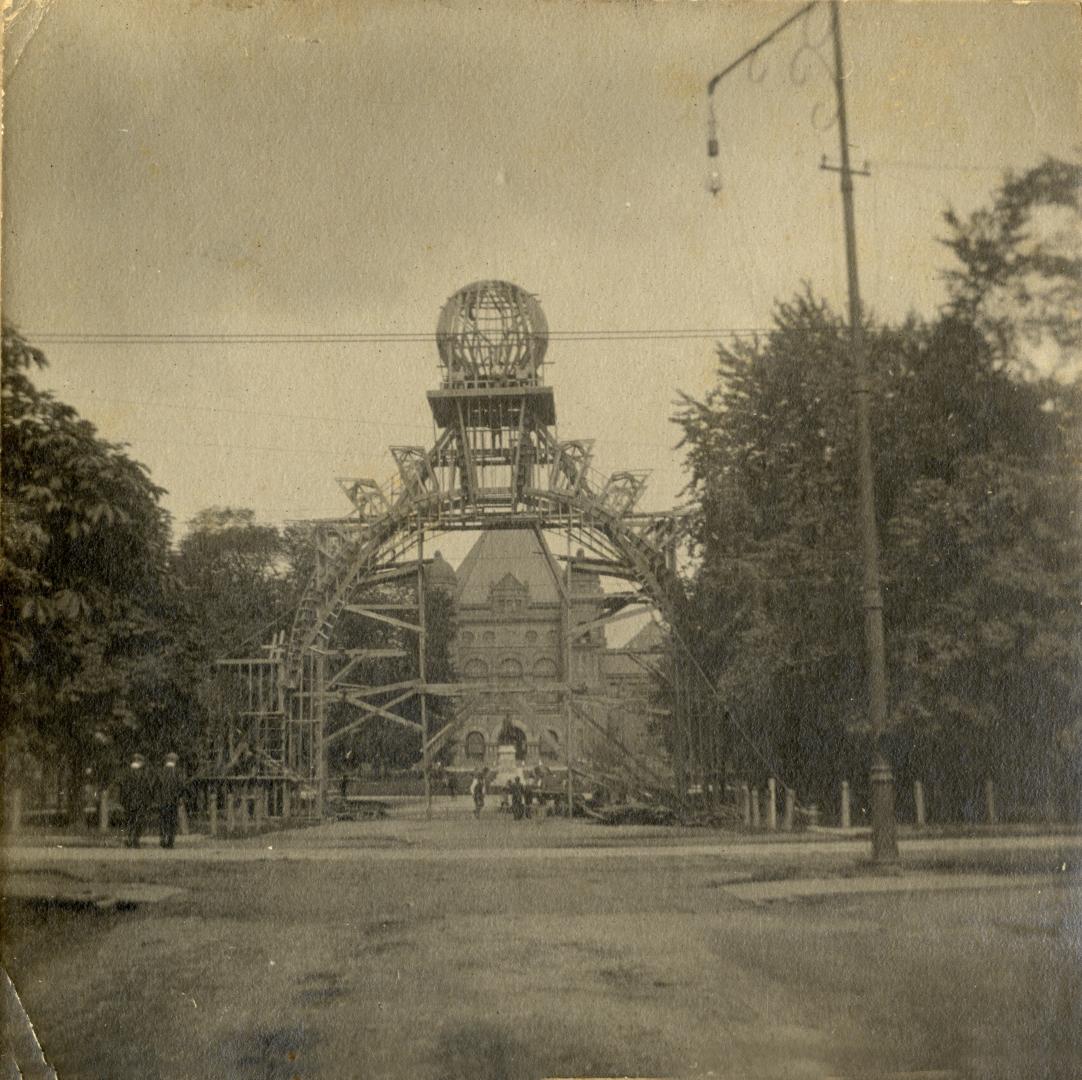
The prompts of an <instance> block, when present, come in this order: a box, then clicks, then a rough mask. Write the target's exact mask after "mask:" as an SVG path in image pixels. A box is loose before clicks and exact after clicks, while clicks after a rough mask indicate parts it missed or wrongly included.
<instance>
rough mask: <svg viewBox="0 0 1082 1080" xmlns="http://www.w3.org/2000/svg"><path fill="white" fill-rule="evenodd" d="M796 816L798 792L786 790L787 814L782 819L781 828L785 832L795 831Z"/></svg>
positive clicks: (789, 788) (790, 789) (788, 788)
mask: <svg viewBox="0 0 1082 1080" xmlns="http://www.w3.org/2000/svg"><path fill="white" fill-rule="evenodd" d="M795 816H796V792H795V791H794V790H793V789H792V788H791V787H787V788H786V789H785V814H784V816H783V817H782V819H781V827H782V829H783V830H784V831H785V832H792V831H793V818H794V817H795Z"/></svg>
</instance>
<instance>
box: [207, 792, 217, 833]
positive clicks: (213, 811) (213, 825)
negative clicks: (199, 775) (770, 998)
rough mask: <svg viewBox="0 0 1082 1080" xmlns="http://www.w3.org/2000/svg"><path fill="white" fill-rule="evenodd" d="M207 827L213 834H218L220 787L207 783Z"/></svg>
mask: <svg viewBox="0 0 1082 1080" xmlns="http://www.w3.org/2000/svg"><path fill="white" fill-rule="evenodd" d="M207 827H208V829H209V831H210V835H211V836H217V835H218V789H217V787H215V786H213V785H210V784H208V785H207Z"/></svg>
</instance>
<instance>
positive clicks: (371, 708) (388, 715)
mask: <svg viewBox="0 0 1082 1080" xmlns="http://www.w3.org/2000/svg"><path fill="white" fill-rule="evenodd" d="M414 693H415V691H413V690H410V691H408V692H407V693H405V694H399V696H398V697H396V698H393V699H392V700H391V701H388V702H387V708H383V707H382V706H380V705H370V704H369V703H368V702H367V701H349V704H350V705H355V706H356V707H357V708H358V709H364V710H365V712H366V713H367V714H368V715H366V716H363V717H361V719H360V720H354V721H352V722H351V723H349V724H346V725H345V727H340V728H339V729H338V730H337V731H335V732H333V733H332V734H330V735H327V736H326V737H325V738H324V740H323V742H324V745H325V746H329V745H330V744H331V743H333V742H335V741H336V740H337V739H340V738H341V737H342V736H343V735H348V734H349V733H350V732H351V731H355V730H356V729H357V728H359V727H360V726H361V725H362V724H366V723H367V722H368V721H369V720H371V719H372V717H374V716H382V717H383V718H384V719H385V720H391V721H393V722H394V723H396V724H400V725H401V726H402V727H406V728H410V729H411V730H412V731H420V730H421V725H420V724H418V723H417V721H416V720H407V719H406V718H405V717H404V716H399V715H398V714H397V713H393V712H390V711H389V710H390V707H391V706H392V705H400V704H401V703H402V702H403V701H405V700H406V698H408V697H410V696H411V695H412V694H414Z"/></svg>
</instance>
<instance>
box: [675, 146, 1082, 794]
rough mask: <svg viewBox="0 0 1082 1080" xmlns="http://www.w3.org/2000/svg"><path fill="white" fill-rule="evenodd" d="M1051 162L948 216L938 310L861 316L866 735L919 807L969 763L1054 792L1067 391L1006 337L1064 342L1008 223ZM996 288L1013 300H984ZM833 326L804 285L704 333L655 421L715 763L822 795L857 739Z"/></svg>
mask: <svg viewBox="0 0 1082 1080" xmlns="http://www.w3.org/2000/svg"><path fill="white" fill-rule="evenodd" d="M1067 168H1068V167H1066V166H1062V167H1061V165H1060V164H1057V163H1051V164H1050V163H1046V164H1045V165H1043V166H1041V167H1039V168H1038V169H1036V170H1033V172H1032V173H1030V174H1027V177H1023V178H1011V179H1008V181H1007V182H1006V183H1005V185H1004V188H1003V190H1002V191H1001V192H1000V193H998V194H997V196H996V199H995V201H994V205H993V208H992V210H990V211H979V212H978V213H977V214H975V215H974V216H973V218H972V219H970V220H969V221H966V222H962V221H960V220H959V219H958V218H957V217H955V216H954V215H948V216H947V221H948V225H949V226H951V228H952V235H951V237H950V238H949V239H948V240H947V241H946V242H947V244H948V246H949V247H950V248H951V249H952V250H953V251H955V252H956V253H958V254H959V257H960V258H961V259H962V269H961V270H956V271H952V272H951V275H950V278H949V286H950V290H951V301H950V303H949V304H948V306H947V307H946V309H945V310H944V312H943V313H942V315H941V316H940V317H939V318H937V319H936V320H935V321H933V322H924V321H921V320H919V319H916V318H910V319H909V320H907V321H906V322H905V323H904V324H903V325H900V326H881V325H877V324H874V323H872V322H869V324H868V325H867V328H866V329H867V340H868V351H869V361H870V367H871V370H872V373H873V390H874V395H873V400H874V402H875V415H874V425H873V429H874V433H875V436H874V438H875V445H874V455H875V466H876V505H877V512H878V519H879V525H880V534H881V541H882V571H883V579H884V601H885V618H886V627H887V649H888V666H889V671H890V679H891V714H890V721H891V731H890V743H891V749H892V755H893V758H894V764H895V768H896V771H897V772H898V773H899V779H900V780H901V781H902V782H903V786H902V790H903V791H904V789H905V783H904V782H905V781H908V780H910V779H914V778H920V779H923V780H924V781H925V783H926V784H927V785H929V786H930V788H931V792H932V797H933V799H935V800H936V801H937V809H939V810H940V811H941V812H943V813H951V814H957V813H965V812H967V810H969V809H971V808H972V804H973V803H974V801H975V799H976V796H977V793H978V791H979V785H980V781H981V780H982V779H983V778H984V777H987V776H990V777H993V778H994V779H996V780H997V781H998V782H999V784H1000V786H1001V789H1004V790H1005V792H1006V794H1007V798H1008V800H1009V803H1010V804H1011V805H1012V806H1013V807H1014V808H1015V809H1016V810H1017V812H1019V813H1021V812H1023V811H1025V812H1034V813H1037V812H1044V811H1046V810H1047V809H1049V808H1051V807H1057V808H1058V810H1059V812H1061V813H1063V812H1068V811H1070V812H1074V811H1075V810H1077V799H1078V794H1077V793H1078V791H1079V780H1080V774H1079V757H1080V755H1079V750H1080V738H1082V729H1080V720H1079V716H1080V701H1079V694H1080V688H1082V682H1080V678H1079V676H1080V675H1082V634H1080V631H1082V619H1080V614H1082V613H1080V609H1079V596H1080V595H1082V591H1080V587H1082V547H1080V541H1079V533H1078V519H1077V513H1078V508H1079V505H1080V503H1079V497H1080V495H1082V490H1080V485H1079V476H1078V472H1077V467H1076V463H1077V460H1078V459H1077V449H1078V444H1077V430H1078V428H1077V424H1078V419H1079V403H1080V400H1082V393H1080V387H1079V384H1078V383H1077V382H1075V383H1073V384H1072V383H1068V382H1065V381H1064V380H1063V378H1062V375H1063V372H1064V370H1065V368H1064V366H1063V363H1062V358H1060V359H1059V360H1057V371H1058V373H1059V375H1060V376H1061V377H1060V378H1059V379H1052V378H1050V377H1047V376H1043V377H1042V376H1041V375H1040V374H1039V373H1038V371H1037V370H1036V369H1035V367H1034V364H1033V361H1032V354H1031V353H1028V352H1027V345H1028V344H1029V343H1030V342H1031V341H1032V340H1033V337H1032V335H1030V334H1022V333H1021V332H1019V333H1013V332H1012V328H1017V327H1028V326H1030V325H1031V320H1032V321H1033V323H1036V322H1040V323H1041V324H1042V325H1044V326H1047V327H1051V328H1056V327H1060V328H1061V329H1062V332H1060V329H1057V330H1056V331H1055V335H1056V340H1057V342H1059V343H1060V344H1061V345H1062V346H1063V348H1064V349H1069V347H1070V336H1069V334H1068V333H1067V330H1066V325H1065V324H1066V322H1067V321H1068V320H1066V319H1064V320H1060V319H1058V318H1057V317H1056V314H1055V312H1056V311H1059V310H1060V309H1058V308H1055V310H1054V311H1053V310H1052V309H1053V308H1054V307H1055V302H1056V299H1057V297H1060V298H1062V297H1063V296H1067V295H1068V293H1060V292H1057V291H1056V290H1055V289H1053V288H1052V287H1051V286H1049V288H1048V289H1045V290H1040V289H1038V287H1037V285H1036V284H1035V280H1036V279H1040V280H1042V281H1044V282H1045V283H1046V284H1047V283H1049V282H1051V281H1052V280H1053V276H1054V275H1052V274H1051V272H1050V271H1051V270H1053V269H1056V268H1061V264H1059V263H1055V264H1051V263H1048V262H1047V261H1046V260H1045V261H1042V260H1043V256H1041V257H1040V258H1038V257H1037V256H1034V255H1032V252H1038V253H1041V252H1046V251H1047V246H1044V245H1042V244H1041V243H1040V242H1038V241H1035V240H1034V239H1033V237H1032V236H1030V235H1029V233H1027V231H1026V227H1027V225H1028V224H1031V223H1032V214H1033V213H1036V211H1037V210H1038V209H1039V208H1040V206H1042V205H1044V203H1043V202H1042V200H1045V199H1046V197H1047V192H1048V187H1049V176H1050V175H1051V176H1053V177H1059V176H1060V174H1061V173H1062V172H1063V171H1064V170H1065V169H1067ZM1074 175H1075V177H1076V178H1077V177H1078V170H1077V169H1076V170H1075V171H1074ZM1057 190H1058V188H1057ZM1075 206H1076V207H1077V203H1076V204H1075ZM1000 219H1005V220H1006V221H1007V224H1006V225H1005V226H1003V227H1000V225H998V224H996V223H997V222H999V221H1000ZM1026 252H1029V253H1030V254H1028V255H1027V254H1026ZM1046 271H1047V272H1046ZM1035 275H1036V279H1035ZM1019 276H1022V277H1024V278H1025V280H1026V281H1027V282H1028V285H1027V286H1026V287H1023V286H1022V285H1021V284H1020V282H1019V280H1018V277H1019ZM997 291H999V292H1006V293H1009V295H1010V296H1011V298H1012V303H1013V308H1008V307H1005V306H1002V305H1001V306H999V307H997V308H996V313H995V317H994V318H992V317H990V316H989V315H988V308H987V301H988V298H989V297H990V296H991V295H992V294H993V293H995V292H997ZM1008 311H1010V312H1012V314H1011V317H1012V318H1013V319H1014V323H1013V324H1012V323H1008V322H1007V321H1005V320H1006V318H1007V316H1006V314H1005V312H1008ZM1060 314H1062V312H1060ZM1061 324H1062V325H1061ZM1049 332H1050V333H1052V330H1050V331H1049ZM846 341H847V338H846V333H845V327H844V325H843V323H842V320H841V319H840V318H839V316H838V315H836V314H835V313H834V312H832V311H831V310H830V308H829V307H828V306H827V305H826V304H825V303H824V302H823V301H821V300H819V299H817V298H816V297H815V296H814V295H813V294H812V293H811V292H810V291H806V292H804V293H803V294H801V295H799V296H797V297H795V298H794V299H793V300H792V301H790V302H788V303H784V304H780V305H779V306H778V308H777V311H776V317H775V327H774V329H773V330H772V331H771V332H770V333H769V334H768V335H766V336H765V337H764V338H762V339H761V340H758V341H755V342H752V343H742V344H738V345H736V346H734V347H733V348H721V349H719V354H718V355H719V364H718V380H717V384H716V385H715V387H714V388H713V389H712V390H711V391H710V392H709V393H708V394H707V395H706V397H705V398H703V399H702V400H699V401H696V400H692V399H690V398H686V399H684V401H683V403H682V406H681V408H680V410H679V413H678V415H677V418H676V419H677V421H678V422H679V423H680V425H681V426H682V428H683V431H684V442H685V445H686V446H687V450H688V465H689V468H690V471H691V489H690V490H691V492H692V493H693V495H694V497H695V500H696V503H697V505H698V510H699V514H698V532H697V537H696V541H697V548H698V554H699V555H700V556H701V564H700V566H699V569H698V571H697V574H696V577H695V581H694V583H693V592H694V597H693V603H692V606H691V613H690V614H689V622H690V625H689V626H688V627H687V628H686V637H687V639H688V640H689V641H691V642H693V643H694V645H693V647H694V649H695V652H696V655H697V658H698V660H699V662H700V663H701V664H702V665H703V667H704V668H705V669H706V670H707V671H708V673H709V675H710V678H711V679H712V680H714V681H716V685H717V687H718V689H719V691H720V695H721V698H722V699H723V700H724V701H725V702H727V703H729V704H730V706H731V707H732V710H733V714H734V717H736V718H738V719H739V720H740V722H741V724H742V726H743V727H745V728H746V729H748V730H750V731H752V732H753V733H754V737H753V742H754V744H755V745H754V747H753V748H752V747H749V746H748V744H747V742H746V741H745V740H743V739H741V738H737V737H736V734H735V731H734V730H732V726H731V725H730V730H729V731H728V732H727V735H726V737H727V739H728V740H729V744H730V745H731V748H732V750H731V755H732V758H733V760H735V761H736V762H737V764H738V767H739V768H740V769H741V770H742V771H743V772H744V773H745V774H750V775H755V774H756V773H761V772H764V771H765V770H766V769H767V768H768V767H769V766H768V763H769V765H772V766H773V767H774V768H775V769H776V770H777V771H778V772H780V773H781V775H782V777H783V778H784V779H785V780H786V781H787V782H789V783H791V784H794V785H795V786H796V787H797V788H798V790H800V791H801V793H802V795H803V796H804V797H805V798H813V799H818V800H820V801H823V800H825V799H831V800H833V795H832V793H833V792H834V791H835V790H836V787H835V785H836V783H837V781H838V780H839V779H841V778H842V777H849V778H850V779H851V780H853V781H855V782H858V783H859V782H860V780H861V777H862V775H863V774H864V773H865V771H866V762H867V755H868V746H867V735H868V732H867V730H866V724H865V704H864V703H865V667H864V644H863V626H862V618H861V591H860V590H861V579H860V564H859V534H858V527H857V519H856V488H855V461H854V424H853V403H852V397H851V389H852V379H851V375H850V370H851V369H850V364H849V358H848V352H847V345H846ZM1073 355H1074V356H1075V362H1076V363H1077V352H1076V353H1075V354H1073Z"/></svg>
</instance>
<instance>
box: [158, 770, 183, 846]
mask: <svg viewBox="0 0 1082 1080" xmlns="http://www.w3.org/2000/svg"><path fill="white" fill-rule="evenodd" d="M179 763H180V759H179V758H178V757H177V755H176V754H166V755H165V764H164V766H163V767H162V774H161V777H160V778H159V781H158V836H159V837H160V838H161V845H162V847H163V848H171V847H172V846H173V842H174V841H175V840H176V837H177V807H178V805H179V803H180V797H181V795H182V794H183V793H184V781H183V780H182V779H181V777H180V769H179Z"/></svg>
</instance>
